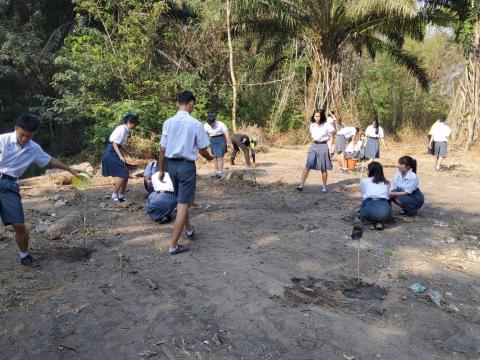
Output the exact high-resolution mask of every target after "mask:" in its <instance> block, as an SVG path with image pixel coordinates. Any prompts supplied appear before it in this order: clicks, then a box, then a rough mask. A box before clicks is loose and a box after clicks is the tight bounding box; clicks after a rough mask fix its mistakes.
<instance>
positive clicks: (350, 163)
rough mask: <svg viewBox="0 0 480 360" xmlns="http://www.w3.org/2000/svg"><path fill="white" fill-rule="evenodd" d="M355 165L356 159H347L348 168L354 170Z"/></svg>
mask: <svg viewBox="0 0 480 360" xmlns="http://www.w3.org/2000/svg"><path fill="white" fill-rule="evenodd" d="M356 166H357V159H347V168H348V170H355V167H356Z"/></svg>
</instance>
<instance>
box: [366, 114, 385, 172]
mask: <svg viewBox="0 0 480 360" xmlns="http://www.w3.org/2000/svg"><path fill="white" fill-rule="evenodd" d="M365 135H366V136H367V143H366V145H365V157H366V158H367V159H369V160H370V161H369V163H371V162H372V161H374V160H375V159H378V158H380V141H381V142H382V143H383V146H384V147H385V140H384V139H383V138H384V132H383V128H382V127H381V126H380V123H379V122H378V117H376V116H375V119H374V120H373V122H372V124H371V125H369V126H368V127H367V129H366V130H365Z"/></svg>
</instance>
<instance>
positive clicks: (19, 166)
mask: <svg viewBox="0 0 480 360" xmlns="http://www.w3.org/2000/svg"><path fill="white" fill-rule="evenodd" d="M50 161H52V157H51V156H50V155H48V154H47V153H46V152H45V151H43V149H42V147H41V146H40V145H38V144H37V143H36V142H34V141H33V140H30V141H29V142H28V143H27V144H26V145H24V146H23V147H21V146H20V145H19V144H18V142H17V134H16V132H15V131H14V132H12V133H7V134H2V135H0V174H5V175H9V176H12V177H15V178H19V177H20V176H22V175H23V173H24V172H25V170H27V168H28V167H29V166H30V165H31V164H32V163H35V164H36V165H38V166H40V167H46V166H47V165H48V164H50Z"/></svg>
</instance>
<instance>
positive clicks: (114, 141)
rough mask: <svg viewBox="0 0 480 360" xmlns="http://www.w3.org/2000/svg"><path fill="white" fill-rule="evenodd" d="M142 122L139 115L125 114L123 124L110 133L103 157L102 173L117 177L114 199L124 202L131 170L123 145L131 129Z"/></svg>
mask: <svg viewBox="0 0 480 360" xmlns="http://www.w3.org/2000/svg"><path fill="white" fill-rule="evenodd" d="M139 123H140V121H139V120H138V117H137V115H134V114H132V113H128V114H126V115H125V116H124V118H123V120H122V124H121V125H119V126H117V127H116V128H115V130H113V132H112V134H111V135H110V139H109V141H110V142H109V143H108V144H107V146H106V147H105V151H104V153H103V159H102V175H103V176H113V177H115V178H117V180H116V182H115V185H114V186H113V193H112V200H113V201H120V202H123V201H125V200H126V197H125V190H126V189H127V183H128V177H129V172H128V169H127V166H126V160H125V157H124V155H123V153H122V147H123V146H124V145H125V142H126V141H127V138H128V133H129V132H130V130H132V129H133V128H135V126H137V125H138V124H139Z"/></svg>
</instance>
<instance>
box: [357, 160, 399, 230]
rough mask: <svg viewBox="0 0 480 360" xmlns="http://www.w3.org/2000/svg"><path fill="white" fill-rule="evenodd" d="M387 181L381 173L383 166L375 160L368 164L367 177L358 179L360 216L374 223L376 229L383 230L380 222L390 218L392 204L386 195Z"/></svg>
mask: <svg viewBox="0 0 480 360" xmlns="http://www.w3.org/2000/svg"><path fill="white" fill-rule="evenodd" d="M388 185H389V182H388V181H387V179H385V175H384V174H383V167H382V164H380V163H379V162H377V161H373V162H371V163H370V164H368V177H367V178H366V179H362V180H361V181H360V187H361V191H362V205H361V207H360V216H361V217H362V218H363V219H365V220H367V221H371V222H373V223H374V224H375V229H376V230H383V225H382V223H383V222H385V221H387V220H388V219H390V217H391V215H392V206H391V205H390V202H389V197H388Z"/></svg>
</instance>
